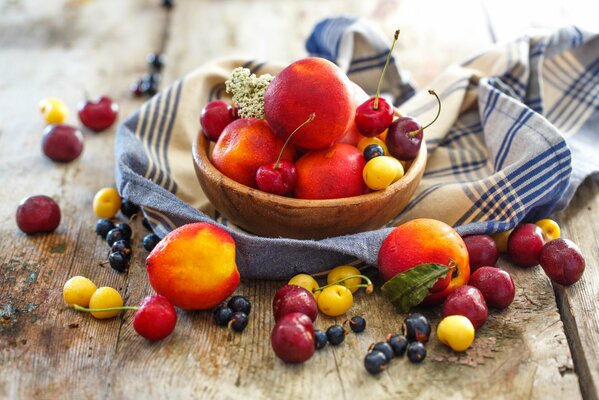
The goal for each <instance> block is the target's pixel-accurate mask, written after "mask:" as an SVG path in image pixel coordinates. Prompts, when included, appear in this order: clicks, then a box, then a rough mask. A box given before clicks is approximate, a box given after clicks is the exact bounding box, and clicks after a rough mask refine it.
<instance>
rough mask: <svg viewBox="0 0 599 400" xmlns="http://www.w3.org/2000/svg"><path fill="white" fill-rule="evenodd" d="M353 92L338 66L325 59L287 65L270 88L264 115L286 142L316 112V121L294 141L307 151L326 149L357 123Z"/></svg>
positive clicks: (301, 61)
mask: <svg viewBox="0 0 599 400" xmlns="http://www.w3.org/2000/svg"><path fill="white" fill-rule="evenodd" d="M353 92H354V90H353V87H352V83H351V81H350V80H349V78H348V77H347V76H346V75H345V74H344V73H343V71H341V69H340V68H339V67H337V66H336V65H335V64H333V63H332V62H330V61H328V60H325V59H324V58H318V57H311V58H304V59H301V60H299V61H296V62H294V63H292V64H290V65H289V66H287V68H285V69H283V70H282V71H281V72H279V73H278V74H277V75H276V76H275V77H274V79H273V80H272V82H271V83H270V84H269V85H268V88H267V89H266V93H265V94H264V113H265V115H266V120H267V121H268V123H269V124H270V126H271V127H272V129H273V130H274V131H275V133H276V134H277V135H278V136H279V137H280V138H281V139H284V140H285V139H287V137H289V135H291V133H292V132H293V131H294V130H295V128H297V127H298V126H300V124H301V123H302V122H304V121H305V120H306V119H307V118H308V116H309V115H310V114H312V113H315V114H316V118H315V119H314V121H312V123H310V124H309V125H306V126H304V127H303V128H302V129H301V130H300V131H298V132H297V133H296V134H295V135H294V136H293V138H292V139H291V142H292V143H293V144H295V145H297V146H300V147H304V148H306V149H311V150H318V149H326V148H328V147H331V146H332V145H333V143H335V142H337V141H338V140H339V139H341V138H342V137H343V135H344V134H345V133H346V132H347V130H348V127H349V125H350V123H352V122H353V120H354V116H355V107H354V101H353V94H354V93H353Z"/></svg>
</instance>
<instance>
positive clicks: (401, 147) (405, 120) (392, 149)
mask: <svg viewBox="0 0 599 400" xmlns="http://www.w3.org/2000/svg"><path fill="white" fill-rule="evenodd" d="M428 92H429V94H431V95H433V96H435V98H436V99H437V104H438V108H437V115H436V116H435V118H434V119H433V120H432V121H431V122H430V123H428V124H427V125H425V126H421V125H420V124H419V123H418V122H416V120H415V119H414V118H412V117H401V118H398V119H396V120H395V121H393V122H392V123H391V125H389V130H388V131H387V137H386V138H385V143H386V144H387V148H388V149H389V153H391V155H392V156H393V157H395V158H397V159H398V160H403V161H407V160H412V159H414V158H416V156H417V155H418V152H419V151H420V146H421V144H422V136H423V133H424V130H425V129H426V128H428V127H429V126H431V125H432V124H434V123H435V121H437V118H439V114H441V99H439V96H438V95H437V93H435V91H434V90H432V89H431V90H429V91H428Z"/></svg>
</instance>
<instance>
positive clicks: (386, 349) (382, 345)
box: [369, 342, 394, 361]
mask: <svg viewBox="0 0 599 400" xmlns="http://www.w3.org/2000/svg"><path fill="white" fill-rule="evenodd" d="M369 350H370V351H380V352H381V353H383V354H384V355H385V357H386V358H387V361H391V359H392V358H393V354H394V353H393V348H392V347H391V345H390V344H389V343H387V342H378V343H376V344H375V345H373V346H371V348H370V349H369Z"/></svg>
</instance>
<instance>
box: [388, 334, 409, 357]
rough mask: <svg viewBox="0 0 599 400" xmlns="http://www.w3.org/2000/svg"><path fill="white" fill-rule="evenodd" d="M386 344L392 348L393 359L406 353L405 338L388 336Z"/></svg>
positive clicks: (406, 340) (406, 343)
mask: <svg viewBox="0 0 599 400" xmlns="http://www.w3.org/2000/svg"><path fill="white" fill-rule="evenodd" d="M387 343H389V344H390V345H391V347H392V348H393V353H394V354H395V357H401V356H403V355H404V353H405V352H406V348H407V347H408V339H406V337H405V336H403V335H394V336H390V337H389V338H388V339H387Z"/></svg>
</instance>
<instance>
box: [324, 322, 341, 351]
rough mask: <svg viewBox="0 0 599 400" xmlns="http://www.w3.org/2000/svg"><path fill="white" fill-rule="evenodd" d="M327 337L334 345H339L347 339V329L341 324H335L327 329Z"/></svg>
mask: <svg viewBox="0 0 599 400" xmlns="http://www.w3.org/2000/svg"><path fill="white" fill-rule="evenodd" d="M327 339H328V340H329V343H330V344H332V345H333V346H337V345H339V344H341V343H342V342H343V340H345V331H344V330H343V327H342V326H341V325H333V326H330V327H329V329H327Z"/></svg>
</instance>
